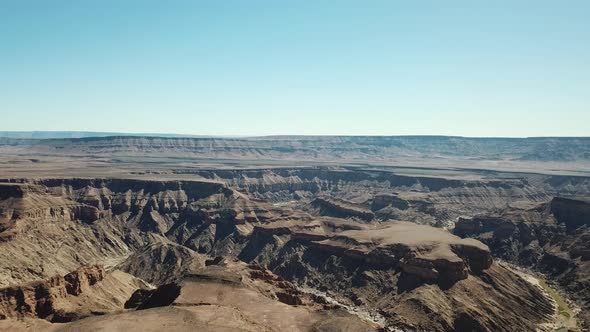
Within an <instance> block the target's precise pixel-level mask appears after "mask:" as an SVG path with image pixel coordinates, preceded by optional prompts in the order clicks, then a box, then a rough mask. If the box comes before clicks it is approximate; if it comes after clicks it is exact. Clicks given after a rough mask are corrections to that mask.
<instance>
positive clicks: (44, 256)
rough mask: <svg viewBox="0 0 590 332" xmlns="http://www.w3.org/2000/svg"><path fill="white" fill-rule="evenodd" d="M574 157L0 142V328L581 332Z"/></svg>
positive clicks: (270, 142) (265, 143) (483, 144)
mask: <svg viewBox="0 0 590 332" xmlns="http://www.w3.org/2000/svg"><path fill="white" fill-rule="evenodd" d="M589 146H590V144H588V140H587V139H586V138H543V139H541V138H539V139H521V140H520V141H519V140H518V139H487V140H486V139H464V138H453V137H443V138H440V137H393V138H387V137H383V138H375V137H267V138H243V139H238V138H232V139H222V138H215V139H213V138H161V137H160V138H155V137H101V138H80V139H47V140H44V139H42V140H35V139H14V138H11V139H9V138H4V139H1V141H0V152H2V155H1V156H0V170H1V173H0V330H6V331H20V330H22V331H38V330H44V331H80V330H85V331H93V330H99V329H101V328H102V329H103V330H104V329H106V330H112V331H123V330H125V331H160V330H162V329H168V330H172V331H187V330H195V329H196V330H203V331H236V330H240V331H554V330H559V329H562V330H563V328H565V329H566V330H567V329H569V330H572V331H584V330H587V329H588V328H590V315H589V313H588V309H589V308H590V292H589V291H588V290H589V289H590V265H588V261H589V260H590V248H589V247H588V243H590V242H589V240H590V233H589V229H590V228H589V227H590V203H589V202H590V172H589V171H588V170H590V168H588V167H587V165H588V163H589V160H590V154H589V152H588V148H589ZM531 278H533V279H535V278H537V279H539V280H541V279H542V280H546V282H547V284H548V286H547V287H549V289H550V290H551V291H548V288H544V287H541V286H539V284H537V283H535V282H531ZM553 291H555V292H556V293H559V294H561V295H562V296H563V298H564V299H565V300H564V301H565V302H566V304H565V305H567V307H568V311H567V315H569V316H571V317H570V318H571V319H572V320H573V322H574V323H573V324H572V325H569V326H566V327H564V326H561V325H560V316H563V315H565V313H564V310H565V309H563V308H562V306H563V305H560V304H559V303H557V301H556V299H555V297H554V296H552V292H553Z"/></svg>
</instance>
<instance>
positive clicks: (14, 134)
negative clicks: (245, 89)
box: [0, 131, 212, 139]
mask: <svg viewBox="0 0 590 332" xmlns="http://www.w3.org/2000/svg"><path fill="white" fill-rule="evenodd" d="M110 136H150V137H212V136H207V135H181V134H153V133H114V132H97V131H0V137H8V138H34V139H50V138H86V137H110Z"/></svg>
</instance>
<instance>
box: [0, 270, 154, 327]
mask: <svg viewBox="0 0 590 332" xmlns="http://www.w3.org/2000/svg"><path fill="white" fill-rule="evenodd" d="M136 287H145V285H144V283H143V282H142V281H140V280H138V279H136V278H134V277H132V276H130V275H126V274H123V273H121V272H119V271H116V272H110V273H107V272H106V271H105V270H104V267H103V266H100V265H91V266H82V267H80V268H78V269H77V270H75V271H73V272H70V273H68V274H66V275H64V276H53V277H50V278H47V279H44V280H39V281H33V282H29V283H24V284H20V285H15V286H10V287H5V288H1V289H0V319H10V318H18V319H23V318H41V319H46V320H49V321H52V322H68V321H72V320H77V319H80V318H83V317H86V316H90V315H93V314H99V313H100V314H104V313H107V312H112V311H116V310H120V309H122V303H123V301H124V299H126V298H127V297H129V296H130V295H131V293H132V292H133V290H134V289H135V288H136Z"/></svg>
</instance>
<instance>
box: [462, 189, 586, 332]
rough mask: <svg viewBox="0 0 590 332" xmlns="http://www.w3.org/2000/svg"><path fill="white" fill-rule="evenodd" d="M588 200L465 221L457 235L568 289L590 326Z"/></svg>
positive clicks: (557, 200)
mask: <svg viewBox="0 0 590 332" xmlns="http://www.w3.org/2000/svg"><path fill="white" fill-rule="evenodd" d="M589 207H590V204H589V203H588V202H586V201H580V200H573V199H564V198H559V197H556V198H554V199H553V200H551V202H549V203H546V204H541V205H539V206H536V207H533V208H530V209H527V210H519V209H509V210H507V211H504V212H503V213H501V214H498V215H491V216H486V215H482V216H476V217H473V218H468V219H461V220H459V222H458V223H457V225H456V227H455V229H454V233H455V234H457V235H459V236H461V237H472V238H475V239H479V240H480V241H482V242H484V243H486V244H487V245H488V246H489V247H490V249H491V251H492V253H493V254H494V255H495V256H497V257H501V258H503V259H505V260H508V261H510V262H513V263H516V264H519V265H521V266H526V267H529V268H532V269H534V270H537V271H540V272H542V273H544V274H545V275H547V276H548V277H549V278H551V280H553V281H554V282H556V283H557V284H558V285H560V287H562V289H565V290H566V291H567V294H568V295H569V296H570V298H573V299H574V300H577V301H578V303H579V304H580V306H582V307H583V308H584V309H583V311H582V314H581V315H580V318H581V319H582V323H583V324H584V325H585V326H588V325H589V324H590V316H588V314H587V310H588V309H589V306H588V303H590V302H589V301H590V291H589V290H590V283H589V281H588V276H589V275H590V242H589V241H588V240H590V228H589V227H588V225H590V220H589V219H588V217H589V214H588V211H589V210H588V208H589Z"/></svg>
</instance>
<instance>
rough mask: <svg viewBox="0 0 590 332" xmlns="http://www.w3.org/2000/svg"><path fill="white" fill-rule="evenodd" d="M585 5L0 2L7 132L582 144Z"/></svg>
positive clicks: (587, 39) (586, 90) (587, 40)
mask: <svg viewBox="0 0 590 332" xmlns="http://www.w3.org/2000/svg"><path fill="white" fill-rule="evenodd" d="M589 18H590V1H587V0H580V1H555V0H554V1H543V0H535V1H524V0H523V1H519V0H509V1H477V0H475V1H474V0H468V1H467V0H466V1H439V0H436V1H394V0H388V1H361V0H359V1H322V0H310V1H286V0H285V1H277V0H269V1H254V0H252V1H246V0H244V1H231V0H222V1H197V0H194V1H188V0H187V1H129V0H126V1H120V0H116V1H115V0H112V1H111V0H100V1H99V0H95V1H84V0H71V1H61V0H52V1H46V0H38V1H28V0H0V115H1V117H0V119H1V120H0V130H86V131H117V132H150V133H184V134H203V135H211V134H216V135H268V134H342V135H407V134H442V135H464V136H553V135H555V136H590V19H589Z"/></svg>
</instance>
